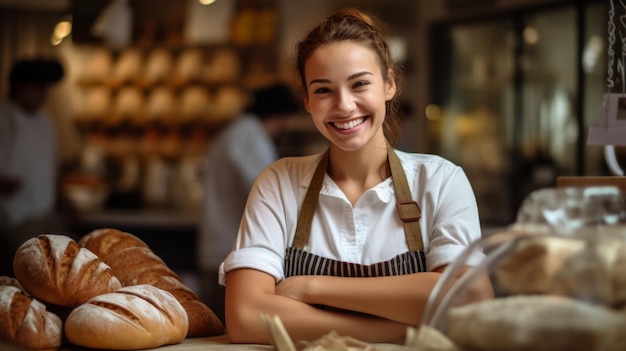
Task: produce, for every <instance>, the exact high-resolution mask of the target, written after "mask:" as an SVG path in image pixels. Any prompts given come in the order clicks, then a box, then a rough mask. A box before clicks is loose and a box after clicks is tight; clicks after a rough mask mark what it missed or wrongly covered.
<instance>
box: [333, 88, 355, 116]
mask: <svg viewBox="0 0 626 351" xmlns="http://www.w3.org/2000/svg"><path fill="white" fill-rule="evenodd" d="M335 108H336V110H337V112H340V113H343V114H349V113H351V112H352V111H354V109H355V108H356V103H355V101H354V96H353V95H352V94H351V93H350V92H347V91H341V90H340V91H339V92H338V93H337V95H336V101H335Z"/></svg>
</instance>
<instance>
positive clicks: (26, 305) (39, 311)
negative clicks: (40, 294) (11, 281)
mask: <svg viewBox="0 0 626 351" xmlns="http://www.w3.org/2000/svg"><path fill="white" fill-rule="evenodd" d="M62 336H63V323H62V322H61V319H60V318H59V317H58V316H56V315H55V314H53V313H51V312H49V311H47V310H46V306H45V305H44V304H43V303H41V302H40V301H37V300H36V299H34V298H32V297H30V296H28V295H26V294H24V293H23V292H22V291H21V290H20V289H19V288H18V287H15V286H11V285H2V286H0V339H2V340H5V341H8V342H10V343H13V344H16V345H18V346H21V347H24V348H28V349H38V350H42V349H57V348H59V347H60V346H61V342H62Z"/></svg>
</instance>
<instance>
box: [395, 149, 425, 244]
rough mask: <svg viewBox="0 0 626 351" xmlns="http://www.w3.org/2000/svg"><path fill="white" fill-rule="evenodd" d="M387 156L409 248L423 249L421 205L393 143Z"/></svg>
mask: <svg viewBox="0 0 626 351" xmlns="http://www.w3.org/2000/svg"><path fill="white" fill-rule="evenodd" d="M387 158H388V159H389V168H390V169H391V179H392V180H393V187H394V189H395V193H396V200H397V204H396V206H397V207H398V214H399V215H400V219H402V223H404V235H405V236H406V243H407V245H408V246H409V250H411V251H414V250H423V249H424V243H423V241H422V230H421V229H420V223H419V220H420V218H421V217H422V211H421V210H420V206H419V205H418V204H417V202H415V201H414V200H413V198H412V197H411V189H410V188H409V183H408V182H407V180H406V174H404V169H403V168H402V163H401V162H400V159H399V158H398V155H396V152H395V151H394V150H393V147H391V145H387Z"/></svg>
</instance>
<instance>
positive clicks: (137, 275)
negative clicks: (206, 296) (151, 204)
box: [78, 228, 225, 337]
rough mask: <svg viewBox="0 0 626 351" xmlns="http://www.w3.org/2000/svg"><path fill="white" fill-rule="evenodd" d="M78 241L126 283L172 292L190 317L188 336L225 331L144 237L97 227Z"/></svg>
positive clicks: (222, 325)
mask: <svg viewBox="0 0 626 351" xmlns="http://www.w3.org/2000/svg"><path fill="white" fill-rule="evenodd" d="M78 244H79V245H80V246H81V247H84V248H87V249H89V250H90V251H92V252H94V253H96V254H97V255H98V256H99V257H100V259H102V260H103V261H104V262H105V263H106V264H108V265H109V266H110V267H111V269H112V270H113V274H114V275H115V276H116V277H117V278H118V279H119V280H120V282H121V283H122V285H123V286H132V285H137V284H149V285H152V286H155V287H158V288H161V289H163V290H165V291H168V292H170V293H171V294H172V295H173V296H174V297H175V298H176V299H177V300H178V301H179V302H180V303H181V305H182V306H183V308H184V309H185V311H186V312H187V316H188V318H189V330H188V334H187V336H188V337H201V336H215V335H221V334H224V332H225V328H224V324H223V323H222V321H221V320H220V319H219V318H218V317H217V315H215V312H213V310H211V308H209V307H208V306H207V305H206V304H204V303H203V302H202V301H200V299H199V298H198V296H197V295H196V293H194V292H193V291H192V290H191V289H189V287H187V286H186V285H185V284H184V283H183V281H182V279H181V278H180V276H178V274H176V273H175V272H174V271H173V270H172V269H170V268H169V267H168V266H167V264H166V263H165V262H164V261H163V260H162V259H161V258H160V257H159V256H158V255H156V254H155V253H154V252H153V251H152V250H151V249H150V248H149V247H148V245H146V244H145V243H144V242H143V241H142V240H141V239H139V238H137V237H136V236H134V235H132V234H130V233H127V232H122V231H120V230H117V229H111V228H103V229H97V230H94V231H92V232H90V233H88V234H87V235H85V236H84V237H82V238H81V239H80V240H79V241H78Z"/></svg>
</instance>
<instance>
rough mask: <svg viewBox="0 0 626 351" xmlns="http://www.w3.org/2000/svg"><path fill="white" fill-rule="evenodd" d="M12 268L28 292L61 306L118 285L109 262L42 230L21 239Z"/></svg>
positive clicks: (81, 300) (70, 240)
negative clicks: (107, 263)
mask: <svg viewBox="0 0 626 351" xmlns="http://www.w3.org/2000/svg"><path fill="white" fill-rule="evenodd" d="M13 271H14V272H15V277H16V278H17V280H19V282H20V283H21V284H22V285H23V286H24V288H25V289H26V291H28V292H29V293H30V294H31V295H32V296H34V297H36V298H37V299H39V300H41V301H43V302H47V303H51V304H55V305H59V306H64V307H75V306H78V305H80V304H82V303H83V302H85V301H87V300H88V299H90V298H92V297H94V296H97V295H101V294H104V293H108V292H113V291H115V290H117V289H119V288H120V287H121V286H122V285H121V283H120V282H119V280H118V279H117V278H116V277H115V276H114V275H113V272H112V271H111V268H110V267H109V266H107V265H106V264H105V263H104V262H102V261H101V260H100V259H99V258H98V257H97V256H96V255H95V254H94V253H92V252H91V251H89V250H87V249H85V248H80V247H79V246H78V244H77V243H76V242H75V241H74V240H72V239H71V238H70V237H68V236H65V235H54V234H42V235H39V236H37V237H34V238H31V239H29V240H27V241H26V242H24V243H23V244H22V246H20V247H19V248H18V249H17V251H16V253H15V257H14V260H13Z"/></svg>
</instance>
